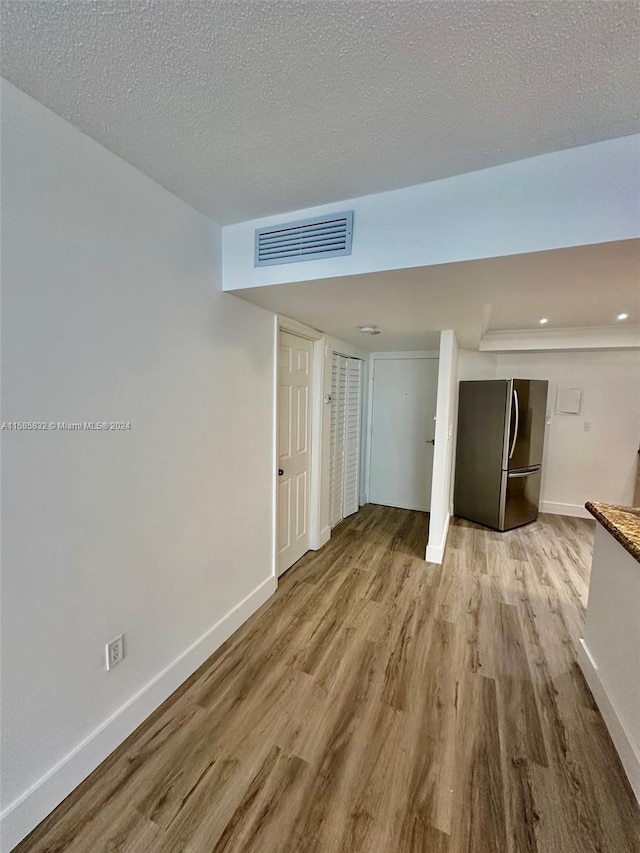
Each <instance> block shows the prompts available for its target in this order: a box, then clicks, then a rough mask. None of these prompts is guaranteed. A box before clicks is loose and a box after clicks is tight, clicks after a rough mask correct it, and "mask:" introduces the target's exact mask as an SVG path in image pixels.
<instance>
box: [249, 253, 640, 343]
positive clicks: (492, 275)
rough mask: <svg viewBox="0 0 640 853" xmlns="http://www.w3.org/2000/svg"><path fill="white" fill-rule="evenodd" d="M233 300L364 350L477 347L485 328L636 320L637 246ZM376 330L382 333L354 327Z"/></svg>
mask: <svg viewBox="0 0 640 853" xmlns="http://www.w3.org/2000/svg"><path fill="white" fill-rule="evenodd" d="M236 295H237V296H239V297H241V298H243V299H247V300H248V301H250V302H253V303H255V304H256V305H261V306H262V307H264V308H268V309H270V310H271V311H275V312H276V313H281V314H285V315H286V316H288V317H291V318H292V319H294V320H298V321H300V322H302V323H306V324H307V325H310V326H313V327H314V328H316V329H319V330H320V331H323V332H326V333H327V334H331V335H334V336H335V337H338V338H341V339H343V340H345V341H348V342H349V343H351V344H354V345H355V346H359V347H361V348H362V349H366V350H374V351H404V350H407V351H408V350H430V349H437V348H438V342H439V333H440V331H441V330H442V329H454V330H455V332H456V335H457V337H458V341H459V343H460V346H462V347H464V348H466V349H477V348H478V344H479V341H480V338H481V336H482V334H483V333H484V332H486V331H505V330H516V329H518V330H521V329H531V330H534V329H535V330H539V329H540V328H541V326H540V319H541V318H547V319H548V322H547V323H546V324H545V325H544V329H545V330H547V329H571V328H593V327H605V326H614V325H616V324H617V323H618V321H617V315H618V314H620V313H623V312H624V313H627V314H628V315H629V316H628V318H627V319H626V320H625V321H624V322H625V323H629V324H637V323H639V322H640V240H623V241H620V242H615V243H599V244H597V245H592V246H578V247H575V248H570V249H556V250H554V251H549V252H535V253H531V254H526V255H511V256H508V257H501V258H488V259H482V260H475V261H465V262H461V263H454V264H443V265H439V266H430V267H419V268H414V269H403V270H395V271H391V272H380V273H370V274H367V275H359V276H348V277H343V278H331V279H322V280H319V281H303V282H295V283H293V284H280V285H274V286H271V287H256V288H250V289H247V290H241V291H237V292H236ZM365 323H371V324H375V325H378V326H380V328H381V329H382V330H383V333H382V334H381V335H378V336H375V337H372V336H371V335H363V334H362V333H361V332H360V331H359V330H358V327H359V326H361V325H363V324H365Z"/></svg>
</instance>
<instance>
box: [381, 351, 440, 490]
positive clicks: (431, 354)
mask: <svg viewBox="0 0 640 853" xmlns="http://www.w3.org/2000/svg"><path fill="white" fill-rule="evenodd" d="M395 358H397V359H400V358H404V359H407V358H411V359H417V358H435V359H438V358H440V351H439V350H419V351H417V352H372V353H370V354H369V377H368V380H367V432H366V436H365V438H366V447H365V470H364V491H365V495H364V496H365V503H368V502H369V487H370V483H371V451H372V446H373V442H372V433H373V385H374V381H375V366H376V361H378V360H379V359H387V360H388V359H395Z"/></svg>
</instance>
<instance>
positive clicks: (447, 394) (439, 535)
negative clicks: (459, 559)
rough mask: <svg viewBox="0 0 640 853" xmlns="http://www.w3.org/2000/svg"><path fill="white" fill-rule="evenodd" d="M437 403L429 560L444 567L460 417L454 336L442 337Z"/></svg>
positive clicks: (448, 332) (451, 507)
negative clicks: (456, 432) (458, 417)
mask: <svg viewBox="0 0 640 853" xmlns="http://www.w3.org/2000/svg"><path fill="white" fill-rule="evenodd" d="M439 359H440V360H439V363H438V403H437V408H436V433H435V445H434V453H433V477H432V480H431V513H430V516H429V542H428V544H427V554H426V559H427V560H429V561H430V562H432V563H441V562H442V559H443V557H444V550H445V546H446V544H447V533H448V530H449V519H450V517H451V513H452V511H453V469H454V463H455V456H454V445H455V429H456V422H457V414H458V393H457V392H458V342H457V340H456V335H455V332H453V331H452V330H451V329H448V330H446V331H444V332H441V334H440V355H439Z"/></svg>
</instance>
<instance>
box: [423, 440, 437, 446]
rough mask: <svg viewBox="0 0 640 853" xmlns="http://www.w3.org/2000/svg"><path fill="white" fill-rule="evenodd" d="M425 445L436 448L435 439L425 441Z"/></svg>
mask: <svg viewBox="0 0 640 853" xmlns="http://www.w3.org/2000/svg"><path fill="white" fill-rule="evenodd" d="M425 444H433V446H434V447H435V446H436V440H435V438H428V439H427V440H426V441H425Z"/></svg>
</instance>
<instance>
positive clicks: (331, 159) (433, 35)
mask: <svg viewBox="0 0 640 853" xmlns="http://www.w3.org/2000/svg"><path fill="white" fill-rule="evenodd" d="M638 8H639V7H638V5H637V3H635V2H614V1H613V0H612V2H594V0H586V2H581V1H580V0H573V1H572V2H570V0H565V2H559V0H552V2H526V0H514V2H493V3H488V2H454V0H446V2H424V0H423V2H413V1H412V0H402V2H398V0H375V2H369V0H357V2H354V0H307V1H306V2H304V0H291V2H281V0H272V1H271V2H261V0H235V2H230V1H229V0H206V2H199V0H188V1H187V0H178V2H174V0H160V2H154V0H144V2H143V1H142V0H96V2H78V0H73V2H69V0H44V2H40V0H20V2H16V0H4V2H3V3H2V6H1V9H2V25H3V32H2V73H3V74H4V75H5V76H7V77H8V78H9V79H10V80H11V81H12V82H13V83H15V85H17V86H18V87H19V88H21V89H23V90H24V91H25V92H27V93H28V94H30V95H32V96H33V97H35V98H36V99H38V100H39V101H41V102H42V103H44V104H45V105H46V106H48V107H50V108H51V109H53V110H54V111H55V112H57V113H59V114H60V115H61V116H63V117H64V118H66V119H68V120H69V121H70V122H72V123H73V124H75V125H76V126H77V127H79V128H80V129H81V130H83V131H84V132H85V133H87V134H88V135H89V136H92V137H93V138H94V139H96V140H97V141H98V142H101V143H102V144H103V145H104V146H106V147H107V148H109V149H110V150H111V151H113V152H115V153H117V154H119V155H120V156H122V157H123V158H124V159H125V160H128V161H129V162H130V163H132V164H133V165H135V166H137V167H138V168H139V169H141V170H142V171H143V172H146V173H147V174H148V175H150V176H151V177H152V178H154V179H155V180H157V181H158V182H159V183H161V184H162V185H163V186H165V187H166V188H167V189H169V190H171V191H173V192H174V193H176V194H177V195H178V196H180V197H182V198H183V199H184V200H185V201H188V202H189V203H191V204H193V205H194V206H195V207H197V208H199V209H200V210H202V211H204V212H205V213H208V214H209V215H210V216H212V217H213V218H214V219H216V220H217V221H219V222H221V223H230V222H237V221H241V220H245V219H252V218H255V217H259V216H265V215H269V214H273V213H277V212H284V211H287V210H295V209H297V208H303V207H308V206H311V205H316V204H322V203H325V202H330V201H336V200H339V199H345V198H350V197H355V196H359V195H364V194H368V193H373V192H379V191H382V190H387V189H392V188H396V187H402V186H407V185H410V184H414V183H420V182H423V181H428V180H433V179H436V178H442V177H446V176H449V175H453V174H459V173H462V172H467V171H471V170H474V169H480V168H483V167H486V166H491V165H496V164H498V163H503V162H508V161H511V160H517V159H522V158H525V157H530V156H533V155H536V154H541V153H545V152H548V151H551V150H556V149H561V148H566V147H571V146H575V145H581V144H584V143H588V142H594V141H599V140H602V139H606V138H610V137H614V136H623V135H625V134H627V133H631V132H634V131H637V130H638V129H640V122H639V121H638V91H639V88H640V74H639V64H638V43H639V39H640V32H639V26H638V22H639V21H638V18H639V11H638Z"/></svg>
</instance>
